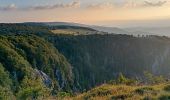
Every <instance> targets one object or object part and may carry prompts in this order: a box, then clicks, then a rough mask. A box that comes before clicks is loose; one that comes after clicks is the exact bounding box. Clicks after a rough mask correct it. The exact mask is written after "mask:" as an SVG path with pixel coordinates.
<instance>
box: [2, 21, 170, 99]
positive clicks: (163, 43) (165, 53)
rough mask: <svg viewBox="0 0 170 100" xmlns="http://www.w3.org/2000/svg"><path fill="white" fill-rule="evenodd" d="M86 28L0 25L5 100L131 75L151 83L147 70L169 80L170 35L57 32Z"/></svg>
mask: <svg viewBox="0 0 170 100" xmlns="http://www.w3.org/2000/svg"><path fill="white" fill-rule="evenodd" d="M66 28H69V29H70V28H71V29H79V30H81V29H82V30H88V32H89V31H92V32H96V33H101V32H98V31H97V30H94V29H91V28H86V27H84V28H83V27H75V26H74V27H71V26H60V27H59V26H56V27H55V26H49V25H44V24H41V23H38V24H35V23H23V24H0V99H2V100H4V99H7V100H11V99H12V98H16V99H19V100H23V99H40V100H41V99H44V98H46V97H51V96H65V95H74V94H75V93H79V92H83V91H87V90H89V89H91V88H93V87H96V86H98V85H101V84H104V83H109V82H110V81H111V80H115V79H116V78H117V77H119V75H120V73H122V74H123V75H125V76H126V77H128V78H130V79H133V80H137V81H139V82H141V83H147V78H146V77H145V74H144V73H145V72H148V73H151V74H153V75H154V76H158V77H160V76H161V75H162V77H165V78H166V79H168V78H169V73H170V67H169V66H170V62H169V60H170V38H168V37H160V36H139V37H136V36H132V35H122V34H106V33H105V34H91V35H87V34H85V35H74V34H67V35H66V34H53V33H52V31H51V30H53V29H60V30H61V29H66Z"/></svg>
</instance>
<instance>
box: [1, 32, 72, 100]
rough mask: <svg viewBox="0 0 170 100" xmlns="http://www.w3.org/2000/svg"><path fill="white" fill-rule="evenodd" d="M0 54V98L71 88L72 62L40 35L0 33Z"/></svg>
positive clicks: (46, 93) (48, 92)
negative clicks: (6, 34) (7, 34)
mask: <svg viewBox="0 0 170 100" xmlns="http://www.w3.org/2000/svg"><path fill="white" fill-rule="evenodd" d="M0 55H1V56H0V86H1V87H0V88H1V89H0V93H1V95H0V96H1V97H0V98H1V99H3V100H4V99H5V98H6V99H7V100H8V99H9V100H11V99H10V98H13V96H14V97H17V98H20V99H24V98H29V97H30V98H34V96H35V97H41V98H42V97H46V96H48V95H50V94H56V93H57V91H62V90H63V91H71V90H72V89H73V74H72V67H71V65H70V64H69V63H68V62H67V60H66V58H65V57H64V56H63V55H62V54H60V53H59V52H58V50H57V49H56V48H55V47H53V45H52V44H50V43H48V42H47V41H45V40H44V39H42V38H39V37H37V36H34V35H9V36H0ZM2 93H3V94H2ZM45 95H46V96H45Z"/></svg>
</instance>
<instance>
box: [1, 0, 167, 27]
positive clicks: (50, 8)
mask: <svg viewBox="0 0 170 100" xmlns="http://www.w3.org/2000/svg"><path fill="white" fill-rule="evenodd" d="M16 22H17V23H18V22H75V23H82V24H90V25H102V26H114V27H138V26H148V27H149V26H155V27H156V26H158V25H159V26H170V0H0V23H16Z"/></svg>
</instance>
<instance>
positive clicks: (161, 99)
mask: <svg viewBox="0 0 170 100" xmlns="http://www.w3.org/2000/svg"><path fill="white" fill-rule="evenodd" d="M159 100H170V95H162V96H160V97H159Z"/></svg>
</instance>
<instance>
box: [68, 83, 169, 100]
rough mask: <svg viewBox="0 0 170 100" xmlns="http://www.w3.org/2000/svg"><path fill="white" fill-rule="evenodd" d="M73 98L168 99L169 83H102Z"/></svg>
mask: <svg viewBox="0 0 170 100" xmlns="http://www.w3.org/2000/svg"><path fill="white" fill-rule="evenodd" d="M68 99H74V100H169V99H170V84H168V83H163V84H159V85H152V86H145V85H144V86H127V85H110V84H104V85H102V86H99V87H97V88H94V89H92V90H90V91H88V92H85V93H83V94H80V95H78V96H76V97H73V98H68Z"/></svg>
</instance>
